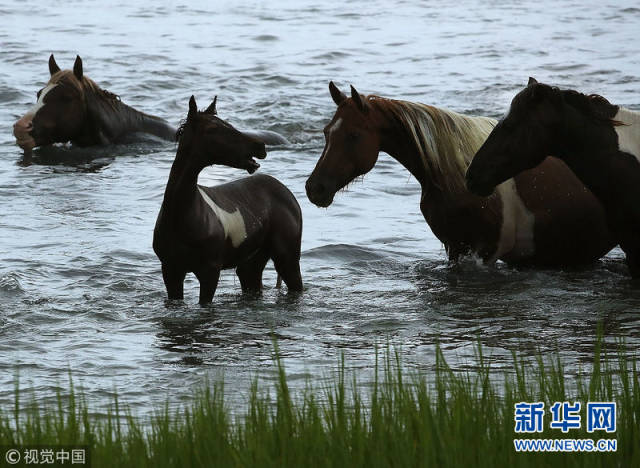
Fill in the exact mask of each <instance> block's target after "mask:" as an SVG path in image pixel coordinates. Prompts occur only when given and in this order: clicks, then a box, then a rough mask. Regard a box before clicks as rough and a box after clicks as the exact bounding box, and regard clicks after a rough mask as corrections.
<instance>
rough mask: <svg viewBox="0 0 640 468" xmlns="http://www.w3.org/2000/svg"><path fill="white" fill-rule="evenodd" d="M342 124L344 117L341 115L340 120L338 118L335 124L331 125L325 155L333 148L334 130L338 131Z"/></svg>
mask: <svg viewBox="0 0 640 468" xmlns="http://www.w3.org/2000/svg"><path fill="white" fill-rule="evenodd" d="M341 125H342V117H340V118H339V119H338V120H336V121H335V122H334V123H333V125H332V126H331V127H329V132H328V133H329V135H328V136H327V149H326V150H325V152H324V155H323V157H324V156H326V155H327V154H328V153H329V150H330V148H331V138H332V137H333V134H334V132H336V131H337V130H338V129H339V128H340V126H341Z"/></svg>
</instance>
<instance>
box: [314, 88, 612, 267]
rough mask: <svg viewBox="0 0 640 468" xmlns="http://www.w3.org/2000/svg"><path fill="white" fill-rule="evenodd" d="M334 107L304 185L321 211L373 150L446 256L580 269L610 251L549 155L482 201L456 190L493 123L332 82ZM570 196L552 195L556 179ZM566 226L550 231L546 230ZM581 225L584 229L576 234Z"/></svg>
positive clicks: (591, 205) (591, 213)
mask: <svg viewBox="0 0 640 468" xmlns="http://www.w3.org/2000/svg"><path fill="white" fill-rule="evenodd" d="M330 90H331V93H332V96H333V97H334V101H335V102H336V104H337V105H338V110H337V112H336V114H335V116H334V118H333V120H332V121H331V123H330V124H329V125H328V126H327V128H326V129H325V136H326V140H327V141H326V145H325V149H324V151H323V154H322V156H321V158H320V159H319V161H318V164H317V165H316V168H315V169H314V171H313V173H312V174H311V176H310V177H309V179H308V181H307V195H308V196H309V199H310V200H311V201H312V202H314V203H315V204H317V205H319V206H328V205H329V204H330V203H331V201H332V200H333V196H334V194H335V192H336V191H337V190H339V189H340V188H342V187H344V186H345V185H347V184H348V183H350V182H351V181H352V180H353V179H354V178H355V177H357V176H360V175H362V174H365V173H366V172H368V171H369V170H371V168H373V166H374V165H375V162H376V160H377V157H378V152H379V151H384V152H386V153H388V154H389V155H391V156H392V157H393V158H395V159H397V160H398V161H399V162H400V163H401V164H402V165H403V166H404V167H405V168H407V169H408V170H409V171H410V172H411V173H412V174H413V175H414V176H415V178H416V179H417V180H418V182H419V183H420V185H421V187H422V197H421V201H420V208H421V211H422V214H423V216H424V218H425V220H426V221H427V223H428V224H429V226H430V228H431V230H432V232H433V233H434V235H435V236H436V237H437V238H438V239H439V240H440V241H441V242H442V243H443V244H444V246H445V248H446V251H447V254H448V256H449V259H450V260H451V261H455V260H457V259H458V258H459V257H460V256H461V255H465V254H469V253H475V254H477V255H479V256H480V257H481V258H482V259H483V260H484V261H485V262H493V261H495V260H497V259H502V260H505V261H507V262H510V263H517V264H531V265H541V266H565V265H579V264H584V263H589V262H592V261H594V260H596V259H597V258H599V257H600V256H602V255H604V254H605V253H606V252H608V251H609V250H610V249H611V248H612V247H613V245H614V243H613V242H612V240H611V235H610V232H609V231H608V229H607V226H606V222H605V217H604V211H603V209H602V206H601V204H600V203H599V202H598V201H597V200H596V199H595V198H594V197H593V195H592V194H591V193H590V192H589V191H588V190H587V189H585V187H584V186H583V185H582V184H581V183H580V181H579V180H577V179H576V178H575V176H573V175H572V174H571V171H570V170H569V169H568V168H567V167H566V165H564V164H563V163H559V162H557V161H554V160H553V159H552V158H549V159H548V160H545V162H544V163H543V165H541V166H540V167H539V168H537V169H534V170H531V171H528V172H527V173H525V174H522V175H520V176H518V177H516V178H515V179H510V180H507V181H506V182H504V183H503V184H501V185H500V186H499V187H498V189H497V190H496V193H495V194H494V195H493V196H492V197H489V198H484V197H481V196H477V195H474V194H472V193H470V192H469V191H467V190H466V188H465V183H464V173H465V171H466V167H467V166H468V164H469V162H470V161H471V158H472V156H473V154H475V151H476V150H477V149H478V148H479V147H480V146H481V145H482V143H483V142H484V140H485V138H486V137H487V136H488V134H489V133H490V132H491V130H492V128H493V126H494V125H495V123H496V121H495V120H493V119H489V118H486V117H469V116H464V115H461V114H457V113H455V112H452V111H448V110H445V109H438V108H435V107H432V106H427V105H423V104H417V103H411V102H406V101H396V100H390V99H384V98H381V97H378V96H369V97H367V98H363V97H361V96H360V95H359V94H358V93H357V91H355V90H354V89H353V88H352V97H351V99H349V98H347V97H346V96H345V95H344V94H342V93H340V92H339V91H338V90H337V88H335V86H334V85H333V84H331V85H330ZM566 178H568V179H569V180H570V185H571V190H569V191H567V192H566V195H565V194H563V195H562V196H559V197H558V196H557V193H556V192H555V190H556V189H557V186H558V184H559V180H564V179H566ZM556 222H560V223H562V224H563V225H566V226H567V230H564V231H562V230H558V229H556V228H555V223H556ZM587 227H588V229H586V228H587Z"/></svg>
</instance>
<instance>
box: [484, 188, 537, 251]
mask: <svg viewBox="0 0 640 468" xmlns="http://www.w3.org/2000/svg"><path fill="white" fill-rule="evenodd" d="M496 191H497V192H498V193H499V194H500V200H501V201H502V226H501V228H500V239H499V240H498V248H497V250H496V253H495V254H494V255H493V260H494V261H495V260H497V259H498V258H500V257H502V256H503V255H506V254H511V255H516V256H518V257H526V256H530V255H533V254H534V253H535V242H534V239H533V228H534V225H535V221H536V218H535V215H534V214H533V213H532V212H531V211H529V210H528V209H527V207H526V206H525V204H524V202H523V201H522V198H520V194H519V193H518V188H517V187H516V182H515V180H513V179H508V180H506V181H505V182H503V183H501V184H500V185H498V186H497V187H496Z"/></svg>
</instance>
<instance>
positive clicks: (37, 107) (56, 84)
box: [27, 83, 58, 118]
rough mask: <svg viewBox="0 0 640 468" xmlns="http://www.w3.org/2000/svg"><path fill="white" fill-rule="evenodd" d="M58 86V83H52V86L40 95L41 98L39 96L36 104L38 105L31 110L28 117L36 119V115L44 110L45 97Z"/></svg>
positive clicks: (47, 87) (48, 86)
mask: <svg viewBox="0 0 640 468" xmlns="http://www.w3.org/2000/svg"><path fill="white" fill-rule="evenodd" d="M56 86H58V83H52V84H50V85H47V86H46V87H45V88H44V89H43V90H42V92H41V93H40V96H38V102H36V104H35V105H34V106H33V107H32V108H31V109H29V111H28V112H27V115H31V116H32V118H33V117H35V116H36V113H37V112H38V111H39V110H40V109H42V107H44V97H45V96H46V95H47V94H48V93H49V91H51V90H52V89H53V88H55V87H56Z"/></svg>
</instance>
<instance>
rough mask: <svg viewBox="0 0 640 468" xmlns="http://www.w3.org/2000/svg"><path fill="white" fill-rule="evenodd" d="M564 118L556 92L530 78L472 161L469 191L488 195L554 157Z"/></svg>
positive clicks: (560, 98) (468, 179) (468, 180)
mask: <svg viewBox="0 0 640 468" xmlns="http://www.w3.org/2000/svg"><path fill="white" fill-rule="evenodd" d="M564 118H565V115H564V109H563V101H562V96H561V95H560V92H559V90H558V89H557V88H552V87H551V86H549V85H546V84H543V83H538V82H537V81H536V80H535V79H534V78H529V83H528V85H527V87H526V88H524V89H523V90H522V91H520V92H519V93H518V94H516V96H515V97H514V98H513V100H512V101H511V107H510V109H509V112H508V114H507V115H506V116H505V117H504V118H503V119H502V120H500V122H498V124H497V125H496V126H495V127H494V129H493V131H492V132H491V133H490V134H489V137H488V138H487V139H486V141H485V142H484V144H483V145H482V146H481V147H480V149H479V150H478V152H477V153H476V154H475V156H474V157H473V160H472V161H471V165H470V166H469V168H468V169H467V174H466V184H467V188H468V189H469V191H470V192H473V193H475V194H477V195H483V196H486V195H490V194H491V193H492V192H493V189H494V187H495V186H496V185H498V184H501V183H502V182H504V181H505V180H507V179H510V178H511V177H514V176H515V175H517V174H519V173H520V172H522V171H525V170H527V169H531V168H533V167H536V166H537V165H539V164H540V163H541V162H542V161H543V160H544V159H545V158H546V157H547V156H548V155H550V154H553V153H554V147H555V146H556V144H555V141H556V138H557V137H558V136H560V133H562V131H563V125H562V122H563V120H564Z"/></svg>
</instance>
